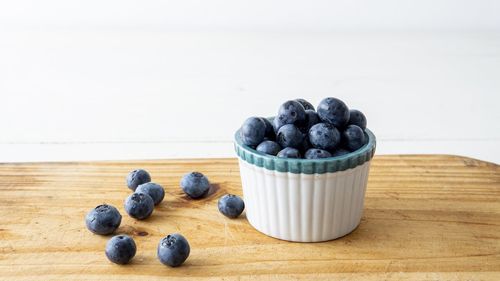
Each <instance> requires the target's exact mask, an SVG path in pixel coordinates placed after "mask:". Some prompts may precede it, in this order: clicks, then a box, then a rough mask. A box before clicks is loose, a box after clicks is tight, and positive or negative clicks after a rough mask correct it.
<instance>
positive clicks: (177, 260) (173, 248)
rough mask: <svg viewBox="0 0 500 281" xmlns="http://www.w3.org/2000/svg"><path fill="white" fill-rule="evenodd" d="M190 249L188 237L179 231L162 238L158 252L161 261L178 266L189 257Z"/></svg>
mask: <svg viewBox="0 0 500 281" xmlns="http://www.w3.org/2000/svg"><path fill="white" fill-rule="evenodd" d="M190 250H191V249H190V247H189V243H188V241H187V240H186V238H184V236H182V235H180V234H178V233H174V234H169V235H167V236H166V237H164V238H163V239H161V240H160V244H158V251H157V254H158V259H159V260H160V262H161V263H163V264H164V265H168V266H171V267H176V266H179V265H181V264H182V263H183V262H184V261H185V260H186V259H187V258H188V256H189V252H190Z"/></svg>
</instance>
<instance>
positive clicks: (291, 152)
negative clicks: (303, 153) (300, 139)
mask: <svg viewBox="0 0 500 281" xmlns="http://www.w3.org/2000/svg"><path fill="white" fill-rule="evenodd" d="M277 156H278V157H280V158H301V157H300V152H299V150H298V149H295V148H292V147H285V148H283V149H282V150H281V151H280V152H278V155H277Z"/></svg>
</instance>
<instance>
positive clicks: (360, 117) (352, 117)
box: [349, 109, 366, 130]
mask: <svg viewBox="0 0 500 281" xmlns="http://www.w3.org/2000/svg"><path fill="white" fill-rule="evenodd" d="M349 125H356V126H358V127H360V128H361V129H363V130H364V129H366V117H365V115H364V114H363V112H361V111H359V110H357V109H351V110H349Z"/></svg>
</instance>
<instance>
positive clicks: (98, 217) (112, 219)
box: [85, 204, 122, 235]
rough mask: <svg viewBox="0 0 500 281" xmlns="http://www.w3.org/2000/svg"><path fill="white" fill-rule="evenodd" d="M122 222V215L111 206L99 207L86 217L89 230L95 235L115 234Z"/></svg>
mask: <svg viewBox="0 0 500 281" xmlns="http://www.w3.org/2000/svg"><path fill="white" fill-rule="evenodd" d="M121 221H122V215H120V212H118V210H117V209H116V208H115V207H113V206H111V205H106V204H104V205H99V206H97V207H95V208H94V209H93V210H92V211H90V212H89V213H88V214H87V216H86V217H85V224H86V225H87V228H88V229H89V230H90V231H92V232H93V233H95V234H100V235H108V234H111V233H113V232H114V231H115V230H116V229H117V228H118V227H119V226H120V223H121Z"/></svg>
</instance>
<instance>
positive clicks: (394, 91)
mask: <svg viewBox="0 0 500 281" xmlns="http://www.w3.org/2000/svg"><path fill="white" fill-rule="evenodd" d="M499 15H500V2H499V1H451V0H450V1H443V0H441V1H388V0H385V1H384V0H381V1H361V0H357V1H118V0H114V1H54V0H48V1H2V0H0V97H1V101H0V105H1V110H0V162H9V161H61V160H98V159H146V158H183V157H227V156H233V155H234V154H233V150H232V144H231V140H232V135H233V133H234V131H235V130H236V129H237V128H238V127H239V126H240V124H241V123H242V122H243V120H244V119H245V118H246V117H249V116H252V115H257V116H270V115H274V114H275V112H276V110H277V108H278V107H279V105H280V104H281V103H282V102H283V101H285V100H287V99H292V98H297V97H303V98H306V99H308V100H310V101H311V102H312V103H313V104H314V105H317V104H318V102H319V101H320V100H321V99H322V98H323V97H326V96H336V97H339V98H341V99H343V100H344V101H345V102H346V103H347V104H348V105H349V106H350V107H352V108H357V109H360V110H362V111H363V112H365V114H366V115H367V117H368V127H369V128H370V129H372V130H373V131H374V132H375V134H376V135H377V137H378V144H379V145H378V147H377V153H378V154H385V153H443V154H459V155H465V156H470V157H475V158H479V159H483V160H487V161H492V162H496V163H498V162H500V148H499V145H500V125H499V124H500V123H499V121H500V112H499V104H500V16H499Z"/></svg>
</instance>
